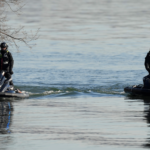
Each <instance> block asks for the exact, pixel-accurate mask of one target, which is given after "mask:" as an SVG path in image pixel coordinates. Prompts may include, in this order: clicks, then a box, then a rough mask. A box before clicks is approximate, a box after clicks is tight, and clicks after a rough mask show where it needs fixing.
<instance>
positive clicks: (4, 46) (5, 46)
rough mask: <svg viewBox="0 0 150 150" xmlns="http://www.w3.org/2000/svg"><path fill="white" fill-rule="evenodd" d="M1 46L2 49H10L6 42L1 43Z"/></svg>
mask: <svg viewBox="0 0 150 150" xmlns="http://www.w3.org/2000/svg"><path fill="white" fill-rule="evenodd" d="M0 46H1V48H8V45H7V44H6V43H5V42H3V43H1V45H0Z"/></svg>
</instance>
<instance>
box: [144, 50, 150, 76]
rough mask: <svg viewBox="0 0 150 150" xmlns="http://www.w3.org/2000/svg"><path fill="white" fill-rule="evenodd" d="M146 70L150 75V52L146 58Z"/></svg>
mask: <svg viewBox="0 0 150 150" xmlns="http://www.w3.org/2000/svg"><path fill="white" fill-rule="evenodd" d="M145 68H146V70H147V71H148V73H149V75H150V51H149V52H148V53H147V55H146V57H145Z"/></svg>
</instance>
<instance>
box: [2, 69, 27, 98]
mask: <svg viewBox="0 0 150 150" xmlns="http://www.w3.org/2000/svg"><path fill="white" fill-rule="evenodd" d="M4 74H5V72H4V71H0V97H18V98H27V97H29V94H27V93H23V92H22V91H20V90H19V89H15V88H14V86H12V85H10V81H11V80H12V79H9V80H8V79H6V78H5V76H4Z"/></svg>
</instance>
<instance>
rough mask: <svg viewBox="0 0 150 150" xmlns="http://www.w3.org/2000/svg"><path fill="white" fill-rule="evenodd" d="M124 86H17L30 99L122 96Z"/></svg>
mask: <svg viewBox="0 0 150 150" xmlns="http://www.w3.org/2000/svg"><path fill="white" fill-rule="evenodd" d="M126 86H128V85H125V84H114V85H110V86H98V85H51V87H45V86H17V88H19V89H21V90H23V91H24V92H25V93H29V94H30V96H31V97H39V96H47V95H51V96H79V95H92V96H95V95H96V96H106V95H107V96H109V95H118V96H121V95H124V94H125V93H124V87H126Z"/></svg>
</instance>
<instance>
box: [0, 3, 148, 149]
mask: <svg viewBox="0 0 150 150" xmlns="http://www.w3.org/2000/svg"><path fill="white" fill-rule="evenodd" d="M149 14H150V5H149V1H148V0H144V1H135V0H131V1H124V0H119V1H118V0H107V1H106V0H101V1H96V0H86V1H85V0H80V1H79V0H76V1H75V0H71V1H69V0H58V1H53V0H39V1H35V0H32V1H31V2H30V1H27V2H26V6H25V7H24V8H23V10H22V15H21V16H17V15H15V14H13V13H9V12H8V16H9V18H10V21H9V24H11V26H12V27H16V26H19V25H21V24H22V25H23V26H26V30H27V31H29V32H30V31H31V30H32V31H35V30H36V29H37V28H41V29H40V32H39V35H40V38H39V39H38V40H37V41H36V43H37V46H36V47H33V49H32V50H29V49H27V47H25V45H23V44H20V51H21V52H20V53H17V52H16V50H15V47H9V50H10V51H11V52H12V54H13V57H14V59H15V66H14V72H15V74H14V75H13V80H14V84H15V85H16V87H18V88H20V89H22V90H23V91H25V92H28V93H29V94H30V98H29V99H25V100H18V99H2V100H1V101H0V133H1V134H0V149H2V150H9V149H11V150H12V149H14V150H20V149H44V150H45V149H46V150H48V149H50V148H53V149H56V150H57V149H65V150H70V149H89V150H93V149H94V150H97V149H111V150H112V149H119V150H120V149H121V150H122V149H131V150H134V149H136V150H137V149H149V148H150V140H149V139H150V128H149V127H150V108H149V106H150V98H149V97H133V96H130V95H126V94H125V93H124V91H123V89H124V87H126V86H128V85H134V84H141V83H142V78H143V77H144V76H146V75H147V72H146V71H145V68H144V58H145V55H146V53H147V52H148V50H149V48H150V43H149V39H150V34H149V28H150V20H149Z"/></svg>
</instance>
